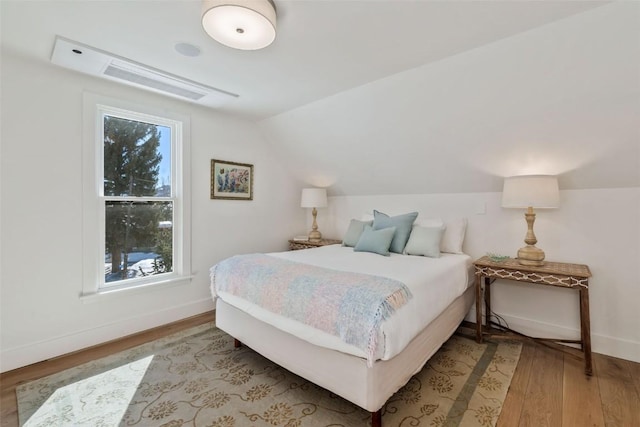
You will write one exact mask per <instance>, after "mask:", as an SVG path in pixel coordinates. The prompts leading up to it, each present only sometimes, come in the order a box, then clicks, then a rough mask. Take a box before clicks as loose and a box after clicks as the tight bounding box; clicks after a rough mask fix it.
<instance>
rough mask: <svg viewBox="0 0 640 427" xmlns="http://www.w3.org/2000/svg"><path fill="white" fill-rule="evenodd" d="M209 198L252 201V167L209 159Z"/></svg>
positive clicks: (245, 164) (246, 164)
mask: <svg viewBox="0 0 640 427" xmlns="http://www.w3.org/2000/svg"><path fill="white" fill-rule="evenodd" d="M211 198H212V199H223V200H253V165H251V164H248V163H238V162H231V161H227V160H218V159H211Z"/></svg>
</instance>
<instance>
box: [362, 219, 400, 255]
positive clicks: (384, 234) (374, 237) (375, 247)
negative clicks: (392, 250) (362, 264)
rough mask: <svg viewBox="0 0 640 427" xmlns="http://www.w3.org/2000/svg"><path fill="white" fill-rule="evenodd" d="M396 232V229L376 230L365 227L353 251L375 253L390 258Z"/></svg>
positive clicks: (368, 226)
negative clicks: (390, 248) (390, 247)
mask: <svg viewBox="0 0 640 427" xmlns="http://www.w3.org/2000/svg"><path fill="white" fill-rule="evenodd" d="M395 231H396V228H395V227H389V228H383V229H382V230H374V229H373V228H371V226H370V225H365V227H364V231H363V232H362V235H361V236H360V239H359V240H358V243H356V246H355V247H354V248H353V250H354V251H356V252H373V253H375V254H379V255H384V256H389V255H390V254H389V246H390V245H391V241H392V240H393V235H394V234H395Z"/></svg>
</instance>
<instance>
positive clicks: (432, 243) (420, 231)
mask: <svg viewBox="0 0 640 427" xmlns="http://www.w3.org/2000/svg"><path fill="white" fill-rule="evenodd" d="M443 232H444V226H439V227H422V226H420V225H414V226H413V230H411V236H410V237H409V241H408V242H407V246H405V248H404V252H405V253H406V254H407V255H422V256H428V257H431V258H438V257H440V241H441V240H442V234H443Z"/></svg>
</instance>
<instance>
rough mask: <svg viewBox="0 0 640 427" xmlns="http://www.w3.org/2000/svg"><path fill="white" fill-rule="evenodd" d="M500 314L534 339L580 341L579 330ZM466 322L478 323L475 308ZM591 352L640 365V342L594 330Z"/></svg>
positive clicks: (510, 325)
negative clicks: (602, 333) (551, 338)
mask: <svg viewBox="0 0 640 427" xmlns="http://www.w3.org/2000/svg"><path fill="white" fill-rule="evenodd" d="M498 314H500V316H501V317H502V318H504V319H505V320H506V321H507V323H508V324H509V327H510V328H511V329H513V330H515V331H518V332H521V333H523V334H525V335H529V336H534V337H535V336H538V337H540V336H544V337H546V338H550V337H553V338H559V339H580V330H579V329H574V328H567V327H565V326H560V325H554V324H551V323H545V322H540V321H538V320H533V319H526V318H522V317H517V316H513V315H508V314H502V313H498ZM465 320H468V321H470V322H473V323H475V322H476V310H475V307H472V308H471V311H470V312H469V314H467V317H466V318H465ZM591 351H593V352H594V353H600V354H606V355H607V356H613V357H618V358H620V359H625V360H630V361H632V362H639V363H640V342H637V341H631V340H627V339H623V338H616V337H611V336H608V335H601V334H598V333H594V332H593V330H592V331H591Z"/></svg>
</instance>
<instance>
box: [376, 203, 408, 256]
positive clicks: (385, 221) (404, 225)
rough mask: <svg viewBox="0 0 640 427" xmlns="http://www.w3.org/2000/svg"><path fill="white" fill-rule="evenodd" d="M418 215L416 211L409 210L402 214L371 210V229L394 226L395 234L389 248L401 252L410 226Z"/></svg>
mask: <svg viewBox="0 0 640 427" xmlns="http://www.w3.org/2000/svg"><path fill="white" fill-rule="evenodd" d="M417 217H418V212H411V213H408V214H404V215H398V216H389V215H387V214H384V213H382V212H378V211H375V210H374V211H373V229H374V230H380V229H382V228H388V227H395V228H396V234H395V235H394V236H393V240H392V241H391V246H390V247H389V250H390V251H391V252H395V253H398V254H401V253H402V252H403V251H404V247H405V246H406V244H407V240H409V235H410V234H411V227H413V222H414V221H415V220H416V218H417Z"/></svg>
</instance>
